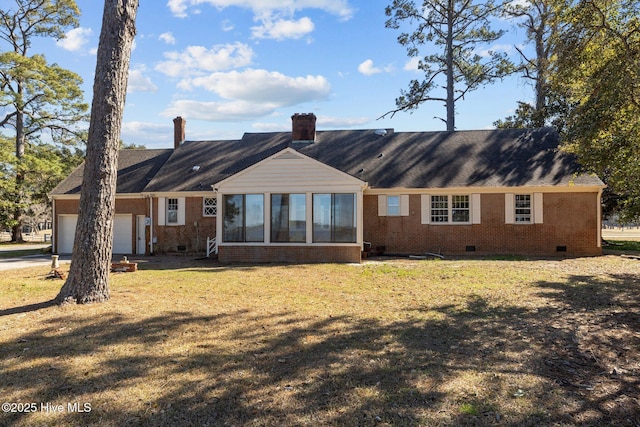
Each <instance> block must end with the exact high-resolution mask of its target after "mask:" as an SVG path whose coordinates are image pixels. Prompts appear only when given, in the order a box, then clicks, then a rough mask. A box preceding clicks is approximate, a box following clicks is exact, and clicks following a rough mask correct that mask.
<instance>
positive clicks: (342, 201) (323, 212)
mask: <svg viewBox="0 0 640 427" xmlns="http://www.w3.org/2000/svg"><path fill="white" fill-rule="evenodd" d="M313 241H314V243H315V242H319V243H354V242H355V241H356V195H355V194H353V193H331V194H314V195H313Z"/></svg>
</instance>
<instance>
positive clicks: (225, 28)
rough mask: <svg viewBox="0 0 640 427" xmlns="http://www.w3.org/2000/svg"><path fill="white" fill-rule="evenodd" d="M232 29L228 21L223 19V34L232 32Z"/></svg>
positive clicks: (231, 24) (232, 26)
mask: <svg viewBox="0 0 640 427" xmlns="http://www.w3.org/2000/svg"><path fill="white" fill-rule="evenodd" d="M234 28H235V26H234V25H233V23H232V22H231V21H229V20H228V19H225V20H224V21H222V31H224V32H225V33H226V32H229V31H233V29H234Z"/></svg>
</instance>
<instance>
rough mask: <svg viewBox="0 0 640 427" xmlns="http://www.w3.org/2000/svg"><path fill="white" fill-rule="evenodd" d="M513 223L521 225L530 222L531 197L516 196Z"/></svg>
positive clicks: (527, 195)
mask: <svg viewBox="0 0 640 427" xmlns="http://www.w3.org/2000/svg"><path fill="white" fill-rule="evenodd" d="M514 203H515V205H514V207H515V221H516V222H517V223H518V222H521V223H529V222H531V195H530V194H516V195H515V200H514Z"/></svg>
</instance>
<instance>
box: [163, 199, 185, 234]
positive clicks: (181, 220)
mask: <svg viewBox="0 0 640 427" xmlns="http://www.w3.org/2000/svg"><path fill="white" fill-rule="evenodd" d="M169 198H170V199H178V222H176V223H168V222H167V197H158V225H163V226H168V227H174V226H178V225H184V224H185V220H186V215H185V198H184V197H169Z"/></svg>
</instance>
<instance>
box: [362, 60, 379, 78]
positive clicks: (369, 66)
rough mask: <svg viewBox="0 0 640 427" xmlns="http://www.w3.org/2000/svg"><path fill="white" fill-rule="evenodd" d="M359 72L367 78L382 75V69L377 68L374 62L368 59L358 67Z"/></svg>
mask: <svg viewBox="0 0 640 427" xmlns="http://www.w3.org/2000/svg"><path fill="white" fill-rule="evenodd" d="M358 71H360V73H362V74H364V75H365V76H371V75H373V74H377V73H381V72H382V70H381V69H380V68H376V67H374V66H373V61H372V60H371V59H367V60H366V61H364V62H363V63H361V64H360V65H358Z"/></svg>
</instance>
